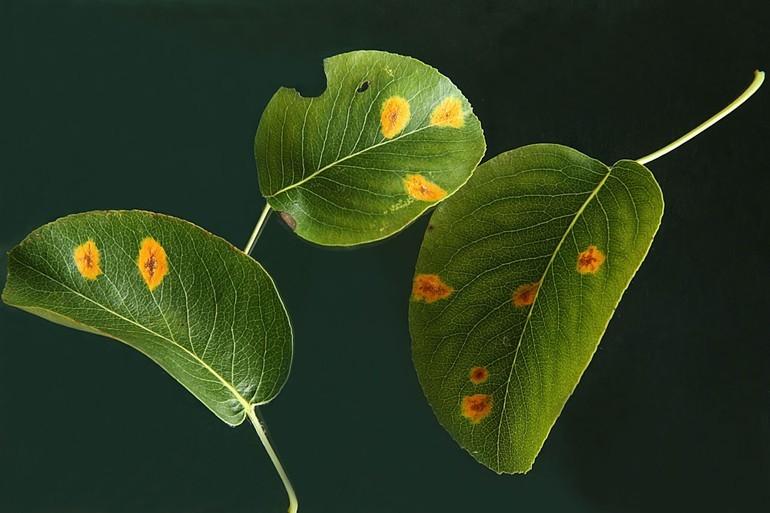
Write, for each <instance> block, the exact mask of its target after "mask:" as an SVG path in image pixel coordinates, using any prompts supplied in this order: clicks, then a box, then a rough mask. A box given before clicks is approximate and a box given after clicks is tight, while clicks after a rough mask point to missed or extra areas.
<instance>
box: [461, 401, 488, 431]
mask: <svg viewBox="0 0 770 513" xmlns="http://www.w3.org/2000/svg"><path fill="white" fill-rule="evenodd" d="M460 411H461V413H462V416H463V417H465V418H466V419H468V420H469V421H470V422H471V423H472V424H478V423H479V422H481V421H482V420H484V419H485V418H486V417H487V416H488V415H489V414H490V413H491V412H492V396H491V395H489V394H473V395H466V396H465V397H463V402H462V404H461V406H460Z"/></svg>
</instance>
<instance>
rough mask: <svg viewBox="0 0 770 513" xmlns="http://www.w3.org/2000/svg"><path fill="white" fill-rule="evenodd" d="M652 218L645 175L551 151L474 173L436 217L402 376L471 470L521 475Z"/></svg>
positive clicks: (656, 203) (655, 198)
mask: <svg viewBox="0 0 770 513" xmlns="http://www.w3.org/2000/svg"><path fill="white" fill-rule="evenodd" d="M662 215H663V197H662V194H661V191H660V188H659V187H658V184H657V183H656V181H655V179H654V177H653V176H652V173H650V171H649V170H648V169H647V168H646V167H644V166H642V165H641V164H639V163H637V162H634V161H629V160H623V161H620V162H618V163H616V164H615V165H614V166H612V167H608V166H606V165H604V164H602V163H601V162H599V161H597V160H594V159H592V158H590V157H587V156H586V155H583V154H582V153H579V152H577V151H575V150H573V149H570V148H567V147H564V146H558V145H554V144H536V145H532V146H525V147H523V148H519V149H516V150H512V151H509V152H506V153H503V154H502V155H500V156H498V157H496V158H494V159H492V160H490V161H488V162H486V163H484V164H482V165H481V166H479V168H478V169H477V170H476V172H475V173H474V175H473V177H472V178H471V179H470V180H469V181H468V183H467V184H466V185H465V186H464V187H463V188H462V189H461V190H460V191H458V192H457V194H455V195H454V196H453V197H451V198H449V199H448V200H447V201H445V202H444V203H442V204H441V205H440V206H439V207H438V208H437V209H436V211H435V213H434V214H433V216H432V218H431V221H430V225H429V229H428V231H427V232H426V234H425V239H424V241H423V244H422V248H421V250H420V255H419V259H418V262H417V267H416V274H415V279H414V283H413V293H412V301H411V303H410V309H409V324H410V332H411V335H412V349H413V358H414V364H415V367H416V369H417V373H418V376H419V378H420V383H421V385H422V387H423V391H424V392H425V395H426V396H427V398H428V402H429V403H430V404H431V406H432V407H433V410H434V412H435V414H436V416H437V417H438V420H439V422H440V423H441V424H442V425H443V426H444V427H445V428H446V429H447V431H449V433H450V434H451V435H452V437H453V438H454V439H455V440H456V441H457V442H458V443H459V444H460V445H461V446H462V447H463V448H465V449H466V450H467V451H468V452H470V454H471V455H472V456H473V457H474V458H476V459H477V460H478V461H479V462H480V463H482V464H484V465H486V466H487V467H489V468H491V469H492V470H495V471H496V472H499V473H502V472H510V473H514V472H526V471H528V470H529V469H530V468H531V466H532V463H533V462H534V460H535V457H536V456H537V454H538V452H539V451H540V448H541V447H542V445H543V443H544V442H545V439H546V437H547V436H548V433H549V431H550V430H551V427H552V426H553V424H554V423H555V422H556V419H557V418H558V416H559V414H560V413H561V411H562V408H563V407H564V404H565V403H566V401H567V399H568V398H569V396H570V395H571V394H572V391H573V390H574V388H575V387H576V386H577V383H578V381H579V380H580V377H581V375H582V374H583V371H584V370H585V369H586V367H587V366H588V364H589V362H590V360H591V358H592V356H593V354H594V351H596V348H597V346H598V344H599V341H600V339H601V337H602V335H603V334H604V331H605V328H606V326H607V324H608V322H609V320H610V318H611V317H612V314H613V312H614V310H615V307H616V306H617V304H618V303H619V301H620V299H621V296H622V295H623V292H624V291H625V289H626V287H627V286H628V284H629V282H630V281H631V279H632V277H633V276H634V273H635V272H636V270H637V269H638V268H639V266H640V265H641V263H642V261H643V260H644V258H645V256H646V254H647V251H648V250H649V248H650V245H651V243H652V239H653V237H654V235H655V233H656V231H657V229H658V226H659V225H660V220H661V217H662Z"/></svg>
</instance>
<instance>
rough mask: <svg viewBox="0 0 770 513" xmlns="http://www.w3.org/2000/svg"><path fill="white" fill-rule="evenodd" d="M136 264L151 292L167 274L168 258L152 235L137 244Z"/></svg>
mask: <svg viewBox="0 0 770 513" xmlns="http://www.w3.org/2000/svg"><path fill="white" fill-rule="evenodd" d="M136 266H137V267H138V268H139V273H140V274H141V275H142V279H143V280H144V283H145V284H146V285H147V288H148V289H150V291H151V292H152V291H153V290H155V289H156V288H158V285H160V283H161V282H162V281H163V278H165V277H166V274H168V258H167V257H166V250H165V249H163V246H161V245H160V243H159V242H158V241H157V240H155V239H153V238H152V237H146V238H145V239H143V240H142V243H141V244H140V245H139V255H138V256H137V257H136Z"/></svg>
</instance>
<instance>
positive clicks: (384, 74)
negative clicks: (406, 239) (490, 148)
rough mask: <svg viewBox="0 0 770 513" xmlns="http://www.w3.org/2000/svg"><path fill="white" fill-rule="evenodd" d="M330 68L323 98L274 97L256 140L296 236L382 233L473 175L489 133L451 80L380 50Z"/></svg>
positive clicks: (264, 184)
mask: <svg viewBox="0 0 770 513" xmlns="http://www.w3.org/2000/svg"><path fill="white" fill-rule="evenodd" d="M324 70H325V73H326V78H327V88H326V90H325V91H324V93H323V94H321V95H320V96H318V97H314V98H304V97H302V96H300V95H299V93H297V92H296V91H295V90H293V89H286V88H282V89H280V90H279V91H278V92H277V93H276V94H275V95H274V96H273V98H272V99H271V100H270V103H269V104H268V106H267V107H266V108H265V111H264V112H263V114H262V119H261V120H260V123H259V129H258V130H257V135H256V139H255V145H254V149H255V156H256V160H257V169H258V171H259V184H260V188H261V191H262V194H263V195H264V196H265V197H266V198H267V201H268V202H269V204H270V205H271V206H272V207H273V208H274V209H275V210H277V211H278V212H281V215H282V217H283V218H284V220H286V221H287V223H288V224H289V225H290V226H292V228H293V229H294V230H295V231H296V233H297V234H298V235H300V236H301V237H303V238H305V239H307V240H309V241H312V242H315V243H318V244H325V245H335V246H349V245H355V244H361V243H365V242H371V241H375V240H379V239H383V238H385V237H387V236H389V235H392V234H393V233H396V232H398V231H399V230H401V229H402V228H404V227H405V226H406V225H407V224H409V223H410V222H412V221H413V220H414V219H416V218H417V217H418V216H419V215H420V214H422V213H423V212H425V210H427V209H428V208H430V207H431V206H433V205H434V204H436V203H437V202H438V201H440V200H442V199H444V198H445V197H447V196H449V195H451V194H452V193H454V192H455V191H456V190H457V189H458V188H459V187H460V186H461V185H462V184H464V183H465V182H466V181H467V180H468V178H469V177H470V176H471V173H472V172H473V170H474V168H475V167H476V165H477V164H478V163H479V161H480V160H481V157H482V156H483V154H484V150H485V143H484V136H483V133H482V130H481V125H480V123H479V120H478V119H477V118H476V116H475V115H474V114H473V111H472V109H471V106H470V104H469V103H468V101H467V100H466V99H465V97H464V96H463V95H462V93H461V92H460V90H459V89H457V87H455V86H454V84H452V82H450V81H449V79H448V78H446V77H445V76H443V75H441V74H440V73H439V72H438V71H436V70H435V69H434V68H432V67H430V66H428V65H426V64H423V63H422V62H420V61H418V60H416V59H412V58H410V57H404V56H400V55H394V54H390V53H385V52H379V51H358V52H351V53H346V54H342V55H337V56H335V57H331V58H329V59H326V60H325V61H324Z"/></svg>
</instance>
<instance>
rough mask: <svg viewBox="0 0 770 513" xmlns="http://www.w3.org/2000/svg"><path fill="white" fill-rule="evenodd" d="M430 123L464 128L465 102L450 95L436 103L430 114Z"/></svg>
mask: <svg viewBox="0 0 770 513" xmlns="http://www.w3.org/2000/svg"><path fill="white" fill-rule="evenodd" d="M430 124H431V125H433V126H448V127H451V128H462V126H463V125H464V124H465V113H464V112H463V104H462V102H461V101H460V99H459V98H456V97H454V96H449V97H447V98H444V99H443V100H442V101H441V103H439V104H438V105H436V107H435V108H434V109H433V112H431V114H430Z"/></svg>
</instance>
